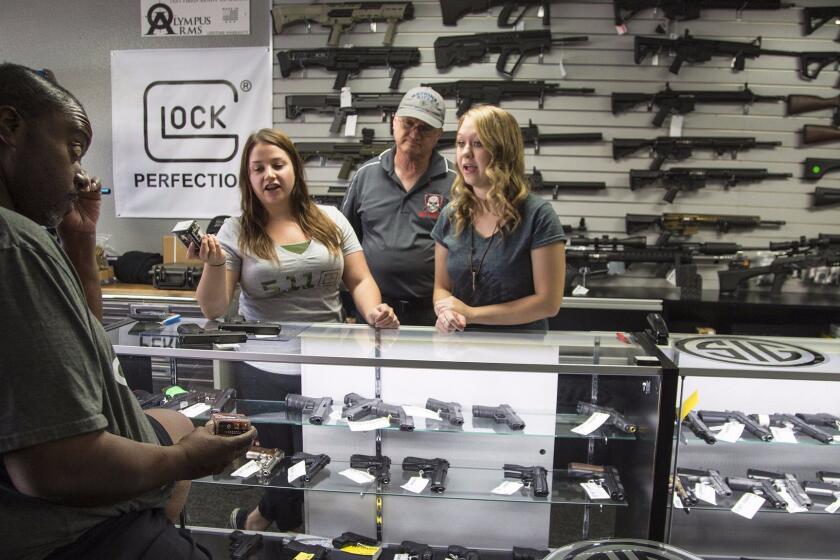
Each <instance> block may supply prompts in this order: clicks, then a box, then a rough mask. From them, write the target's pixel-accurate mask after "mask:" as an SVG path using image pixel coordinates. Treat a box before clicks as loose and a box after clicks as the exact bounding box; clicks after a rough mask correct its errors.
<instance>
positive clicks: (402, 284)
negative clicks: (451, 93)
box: [341, 87, 455, 325]
mask: <svg viewBox="0 0 840 560" xmlns="http://www.w3.org/2000/svg"><path fill="white" fill-rule="evenodd" d="M445 113H446V107H445V106H444V103H443V98H442V97H441V96H440V94H438V93H437V92H436V91H434V90H433V89H431V88H426V87H417V88H414V89H412V90H410V91H409V92H408V93H406V94H405V96H404V97H403V98H402V101H401V102H400V106H399V108H398V109H397V112H396V113H395V114H394V121H393V131H394V146H393V147H391V148H389V149H387V150H385V151H384V152H382V153H381V154H379V156H377V157H375V158H373V159H372V160H370V161H368V162H367V163H365V164H364V165H363V166H361V167H360V168H359V170H358V171H357V172H356V175H355V176H354V177H353V180H352V181H351V182H350V186H349V188H348V189H347V196H346V197H345V198H344V202H343V204H342V207H341V210H342V212H343V213H344V215H345V216H346V217H347V219H348V220H349V221H350V224H352V226H353V229H355V230H356V235H357V236H358V237H359V241H360V242H361V243H362V248H363V249H364V252H365V258H366V259H367V263H368V266H369V267H370V270H371V272H372V273H373V277H374V278H375V279H376V283H377V284H378V285H379V290H380V291H381V292H382V301H383V302H385V303H387V304H389V305H390V306H391V307H393V308H394V310H395V311H396V313H397V316H398V317H399V318H400V323H402V324H403V325H406V324H408V325H434V324H435V319H436V318H435V313H434V308H433V306H432V288H433V285H434V279H435V262H434V261H435V249H434V241H432V238H431V231H432V228H433V227H434V225H435V222H436V221H437V219H438V216H439V215H440V211H441V210H442V209H443V207H444V206H445V205H446V203H447V202H448V201H449V192H450V189H451V188H452V181H453V180H454V179H455V166H454V165H453V164H452V163H450V162H448V161H447V160H446V159H445V158H444V157H443V156H441V155H440V154H439V153H438V152H437V150H436V149H435V146H436V145H437V142H438V139H439V138H440V134H441V132H442V129H443V120H444V115H445Z"/></svg>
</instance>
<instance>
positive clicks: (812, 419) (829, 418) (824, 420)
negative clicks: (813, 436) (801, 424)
mask: <svg viewBox="0 0 840 560" xmlns="http://www.w3.org/2000/svg"><path fill="white" fill-rule="evenodd" d="M796 417H797V418H801V419H802V420H804V421H805V422H807V423H808V424H811V425H812V426H828V427H829V428H834V429H835V430H840V416H835V415H833V414H829V413H827V412H819V413H817V414H805V413H801V412H800V413H797V414H796Z"/></svg>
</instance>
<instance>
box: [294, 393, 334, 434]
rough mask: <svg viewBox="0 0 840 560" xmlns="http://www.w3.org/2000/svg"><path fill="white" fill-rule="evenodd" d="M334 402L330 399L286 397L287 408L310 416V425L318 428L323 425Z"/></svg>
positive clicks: (298, 396)
mask: <svg viewBox="0 0 840 560" xmlns="http://www.w3.org/2000/svg"><path fill="white" fill-rule="evenodd" d="M332 403H333V400H332V399H331V398H330V397H304V396H303V395H294V394H292V393H289V394H287V395H286V408H288V409H289V410H295V411H297V412H300V413H301V414H309V423H310V424H315V425H316V426H318V425H321V424H323V422H324V417H325V416H328V415H329V410H330V407H331V406H332Z"/></svg>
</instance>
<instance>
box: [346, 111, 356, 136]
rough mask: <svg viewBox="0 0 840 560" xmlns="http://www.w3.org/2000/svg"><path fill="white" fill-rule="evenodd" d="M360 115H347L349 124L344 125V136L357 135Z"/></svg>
mask: <svg viewBox="0 0 840 560" xmlns="http://www.w3.org/2000/svg"><path fill="white" fill-rule="evenodd" d="M358 120H359V115H355V114H353V115H347V124H345V125H344V136H356V121H358Z"/></svg>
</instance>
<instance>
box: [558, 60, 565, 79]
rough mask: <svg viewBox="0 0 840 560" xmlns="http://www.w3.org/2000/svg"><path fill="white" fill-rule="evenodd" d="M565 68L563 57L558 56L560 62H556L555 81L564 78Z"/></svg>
mask: <svg viewBox="0 0 840 560" xmlns="http://www.w3.org/2000/svg"><path fill="white" fill-rule="evenodd" d="M566 74H567V72H566V66H564V65H563V55H562V54H561V55H560V60H558V61H557V79H558V80H562V79H563V78H565V77H566Z"/></svg>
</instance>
